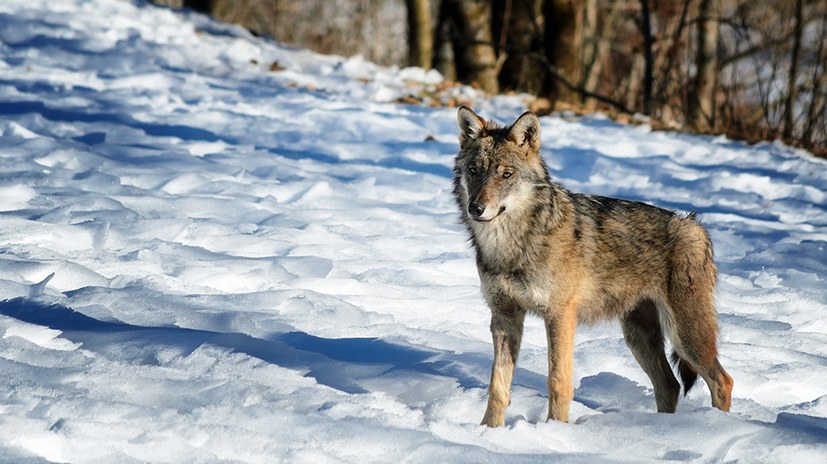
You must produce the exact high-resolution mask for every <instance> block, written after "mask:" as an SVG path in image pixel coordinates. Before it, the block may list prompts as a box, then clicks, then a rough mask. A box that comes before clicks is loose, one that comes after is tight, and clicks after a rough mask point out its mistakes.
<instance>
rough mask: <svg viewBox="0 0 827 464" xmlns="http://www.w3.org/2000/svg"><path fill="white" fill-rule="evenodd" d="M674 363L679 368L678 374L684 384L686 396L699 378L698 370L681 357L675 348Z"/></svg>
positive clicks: (673, 351) (684, 394)
mask: <svg viewBox="0 0 827 464" xmlns="http://www.w3.org/2000/svg"><path fill="white" fill-rule="evenodd" d="M672 365H673V366H675V367H677V368H678V374H679V375H680V377H681V383H682V384H683V396H686V394H687V393H689V390H692V387H693V386H695V381H696V380H698V372H697V371H696V370H695V369H693V368H692V366H690V365H689V363H688V362H686V360H685V359H683V358H681V357H680V356H679V355H678V352H677V351H675V350H672Z"/></svg>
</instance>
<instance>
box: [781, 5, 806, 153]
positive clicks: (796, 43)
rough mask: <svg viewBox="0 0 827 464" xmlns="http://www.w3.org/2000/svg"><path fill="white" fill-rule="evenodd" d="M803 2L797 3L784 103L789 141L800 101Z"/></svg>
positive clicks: (784, 134)
mask: <svg viewBox="0 0 827 464" xmlns="http://www.w3.org/2000/svg"><path fill="white" fill-rule="evenodd" d="M803 3H804V2H803V0H796V2H795V19H794V20H793V21H795V23H794V24H793V49H792V53H791V57H790V74H789V78H788V80H787V101H786V102H785V103H784V132H783V137H784V139H785V140H789V139H791V138H792V136H793V129H794V126H795V118H794V113H795V104H796V100H798V65H799V61H800V60H801V36H802V35H803V29H804V24H803V22H804V18H803V16H804V14H803V10H804V5H803Z"/></svg>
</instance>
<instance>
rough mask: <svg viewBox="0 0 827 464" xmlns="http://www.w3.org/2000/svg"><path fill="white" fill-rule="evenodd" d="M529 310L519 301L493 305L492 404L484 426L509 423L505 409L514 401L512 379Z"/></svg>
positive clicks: (488, 409) (484, 420) (489, 402)
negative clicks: (517, 304) (520, 304)
mask: <svg viewBox="0 0 827 464" xmlns="http://www.w3.org/2000/svg"><path fill="white" fill-rule="evenodd" d="M524 321H525V311H523V310H522V309H519V308H518V307H517V306H516V305H515V304H510V303H509V304H502V303H500V304H496V305H491V335H492V337H493V338H494V365H493V366H491V383H490V384H489V385H488V407H487V408H486V409H485V416H483V418H482V425H487V426H489V427H499V426H502V425H504V424H505V408H507V407H508V403H509V402H510V401H511V380H512V379H513V378H514V368H515V366H516V364H517V355H518V354H519V352H520V340H522V338H523V322H524Z"/></svg>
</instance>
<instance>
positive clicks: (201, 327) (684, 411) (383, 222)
mask: <svg viewBox="0 0 827 464" xmlns="http://www.w3.org/2000/svg"><path fill="white" fill-rule="evenodd" d="M272 63H278V65H279V67H281V68H284V69H283V70H281V71H278V72H271V71H270V70H269V68H270V65H271V64H272ZM439 79H440V78H439V76H438V75H435V74H434V73H432V72H431V73H425V72H423V71H422V70H418V69H403V70H398V69H386V68H380V67H377V66H376V65H373V64H371V63H368V62H365V61H364V60H362V59H360V58H358V57H356V58H350V59H344V58H340V57H333V56H320V55H316V54H313V53H310V52H307V51H302V50H293V49H289V48H287V47H284V46H281V45H278V44H275V43H273V42H270V41H267V40H262V39H257V38H253V37H251V36H250V35H249V34H247V33H245V32H244V31H242V30H240V29H238V28H235V27H231V26H226V25H223V24H220V23H217V22H214V21H212V20H210V19H208V18H206V17H203V16H200V15H194V14H190V13H181V12H176V11H173V10H169V9H164V8H158V7H154V6H151V5H148V4H146V3H143V2H132V1H124V0H64V1H61V2H48V1H45V0H4V1H3V2H2V3H0V166H1V167H2V170H0V334H2V336H1V337H0V392H2V393H0V460H3V461H13V462H43V461H53V462H133V461H150V462H182V461H186V462H215V461H224V460H229V461H238V462H273V461H286V462H359V463H363V462H393V461H405V462H475V463H476V462H504V461H507V462H536V461H538V460H546V459H554V460H556V461H559V462H595V461H600V462H646V461H658V460H667V461H700V462H718V461H735V460H741V461H745V462H802V461H804V462H821V461H824V460H825V459H827V444H825V443H827V382H825V379H827V335H826V334H827V289H825V275H827V249H826V248H825V247H827V174H825V172H827V163H824V162H823V161H819V160H815V159H813V158H812V157H810V156H809V155H808V154H806V153H803V152H799V151H796V150H792V149H789V148H787V147H785V146H783V145H779V144H759V145H757V146H752V147H750V146H747V145H744V144H742V143H738V142H732V141H729V140H726V139H723V138H710V137H696V136H688V135H676V134H671V133H664V132H651V131H650V130H649V129H648V128H647V127H645V126H644V127H627V126H620V125H617V124H614V123H612V122H611V121H608V120H606V119H604V118H601V117H591V118H584V119H578V120H574V121H571V120H564V119H561V118H556V117H546V118H542V124H543V143H544V148H543V155H544V156H545V157H546V159H547V161H548V163H549V166H550V168H551V170H552V175H553V176H554V177H555V178H557V179H559V180H560V181H562V182H563V183H564V184H566V185H567V186H568V187H570V188H572V189H573V190H577V191H585V192H590V193H599V194H605V195H613V196H621V197H625V198H631V199H637V200H643V201H647V202H650V203H654V204H657V205H659V206H663V207H668V208H672V209H676V210H682V211H689V210H697V211H698V212H699V213H700V216H701V218H702V220H703V222H704V223H705V224H706V226H707V227H708V228H709V230H710V233H711V235H712V238H713V241H714V243H715V246H716V254H717V260H718V264H719V268H720V286H719V291H718V295H717V297H718V302H719V308H720V314H721V323H722V324H721V325H722V328H721V344H720V351H721V361H722V363H723V364H724V366H725V367H726V368H727V370H728V371H729V372H730V374H732V376H733V377H734V379H735V389H734V392H733V394H734V398H733V408H732V409H733V410H732V412H731V413H729V414H725V413H722V412H720V411H717V410H715V409H712V408H710V406H709V403H710V401H709V394H708V392H707V390H706V388H705V386H704V385H700V386H699V387H696V389H694V390H693V391H692V392H691V393H690V394H689V396H688V397H687V398H685V399H683V400H682V402H681V403H680V406H679V410H678V413H677V414H674V415H661V414H656V413H654V409H655V408H654V397H653V394H652V389H651V385H650V383H649V381H648V379H647V378H646V376H645V375H644V373H643V372H642V370H641V369H640V368H639V367H638V366H637V364H636V363H635V361H634V359H633V358H632V356H631V354H630V353H629V351H628V350H627V349H626V348H625V347H624V345H623V341H622V337H621V334H620V330H619V327H618V326H617V324H609V323H606V324H602V325H598V326H595V327H583V328H581V329H580V330H579V332H578V335H577V339H576V344H577V346H576V349H575V350H576V355H575V356H576V358H575V386H576V391H575V402H574V403H573V404H572V421H573V423H571V424H562V423H555V422H549V423H547V422H544V420H543V418H544V417H545V408H546V392H545V369H546V365H545V364H546V349H545V336H544V334H543V329H542V326H541V324H540V323H539V321H538V320H536V319H530V320H529V321H528V323H527V328H526V335H525V338H524V342H523V351H522V352H521V359H520V362H519V364H518V372H517V375H516V378H515V385H514V389H513V399H512V404H511V406H510V408H509V410H508V414H507V418H506V425H507V426H506V427H505V428H502V429H497V430H489V429H486V428H484V427H480V426H478V425H477V424H478V422H479V420H480V419H481V417H482V412H483V410H484V405H485V396H486V395H485V388H486V383H487V377H488V373H489V369H490V362H491V341H490V335H489V331H488V309H487V308H486V306H485V303H484V301H483V300H482V298H481V296H480V292H479V282H478V279H477V276H476V269H475V266H474V261H473V259H472V257H471V253H470V250H469V249H468V246H467V243H466V241H465V237H464V235H463V231H462V230H461V228H460V227H459V225H458V224H457V221H456V212H455V206H454V204H453V199H452V197H451V194H450V189H451V185H450V184H451V166H452V164H453V156H454V153H455V151H456V148H457V143H456V123H455V111H454V110H452V109H437V108H427V107H418V106H404V105H397V104H394V103H393V100H395V99H396V98H398V97H400V96H403V95H405V94H407V93H409V92H412V91H416V90H417V89H418V88H421V87H423V86H424V87H427V86H430V85H434V84H435V83H438V81H439ZM455 91H456V92H458V93H459V94H460V95H459V96H461V97H462V98H463V99H465V100H470V101H473V102H474V105H475V108H477V109H478V110H479V111H480V112H481V113H483V114H486V115H491V116H493V117H495V118H496V119H498V120H500V121H510V120H511V119H512V118H514V117H515V116H516V115H518V114H519V113H520V112H521V111H522V109H523V106H522V104H521V102H520V100H519V99H518V98H515V97H512V98H495V99H485V98H483V97H482V96H481V95H479V94H478V93H476V92H475V91H473V90H472V89H468V88H458V89H455Z"/></svg>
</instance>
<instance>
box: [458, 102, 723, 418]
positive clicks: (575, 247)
mask: <svg viewBox="0 0 827 464" xmlns="http://www.w3.org/2000/svg"><path fill="white" fill-rule="evenodd" d="M457 122H458V125H459V141H460V148H459V152H458V153H457V156H456V164H455V167H454V180H453V182H454V195H455V196H456V202H457V205H458V206H459V209H460V214H461V222H462V223H463V225H464V226H465V228H466V229H467V231H468V234H469V237H470V242H471V245H472V247H473V250H474V252H475V254H476V262H477V269H478V271H479V276H480V284H481V289H482V293H483V295H484V297H485V300H486V302H487V303H488V306H489V307H490V309H491V334H492V337H493V341H494V362H493V366H492V368H491V382H490V384H489V387H488V406H487V408H486V410H485V415H484V417H483V419H482V423H483V424H485V425H488V426H492V427H493V426H501V425H503V424H504V421H505V409H506V407H507V406H508V404H509V401H510V395H511V393H510V390H511V381H512V378H513V375H514V369H515V365H516V361H517V355H518V353H519V350H520V341H521V338H522V333H523V322H524V319H525V316H526V313H534V314H536V315H539V316H540V317H541V318H542V319H543V321H544V322H545V327H546V335H547V339H548V340H547V341H548V403H549V407H548V418H549V419H555V420H559V421H568V416H569V404H570V403H571V401H572V399H573V397H574V390H573V387H572V359H573V350H574V333H575V329H576V326H577V324H578V323H593V322H595V321H599V320H603V319H606V318H617V319H619V320H620V324H621V327H622V329H623V337H624V340H625V342H626V344H627V345H628V346H629V348H630V349H631V351H632V354H633V355H634V357H635V359H636V360H637V361H638V363H639V364H640V366H641V367H642V368H643V370H644V371H645V372H646V374H647V375H648V377H649V379H650V380H651V382H652V385H653V387H654V393H655V402H656V405H657V410H658V411H659V412H674V411H675V409H676V407H677V403H678V398H679V396H680V390H681V385H680V383H679V382H678V380H677V379H676V377H675V374H674V372H673V370H672V366H671V365H670V362H669V360H668V359H667V356H666V349H665V340H666V339H667V337H668V339H669V340H670V341H671V343H672V346H673V347H674V351H673V353H672V359H673V362H674V363H675V365H676V367H677V371H678V373H679V375H680V377H681V380H682V382H683V386H684V392H687V391H688V390H689V389H690V388H691V387H692V385H693V384H694V382H695V380H696V379H697V377H698V375H700V376H701V377H702V378H703V379H704V380H705V381H706V384H707V386H708V387H709V391H710V393H711V396H712V405H713V406H714V407H716V408H719V409H722V410H724V411H728V410H729V408H730V403H731V392H732V385H733V382H732V377H730V375H729V374H728V373H727V372H726V371H725V370H724V368H723V367H722V366H721V363H720V362H719V361H718V350H717V337H718V314H717V311H716V309H715V302H714V296H713V293H714V289H715V283H716V278H717V277H716V268H715V263H714V261H713V256H712V244H711V242H710V239H709V235H708V234H707V232H706V230H705V229H704V228H703V227H702V226H701V225H700V224H699V223H698V222H697V221H696V218H695V215H694V214H689V215H688V216H681V215H678V214H676V213H674V212H672V211H667V210H665V209H661V208H658V207H655V206H651V205H648V204H645V203H640V202H635V201H627V200H621V199H615V198H608V197H602V196H595V195H585V194H578V193H572V192H570V191H568V190H567V189H565V188H564V187H562V186H561V185H560V184H558V183H556V182H553V181H552V180H551V179H550V177H549V173H548V169H547V167H546V164H545V162H544V161H543V159H542V158H541V156H540V153H539V150H540V120H539V119H538V118H537V116H536V115H535V114H534V113H531V112H526V113H524V114H523V115H521V116H520V117H519V118H517V120H516V121H515V122H514V123H513V124H511V125H509V126H499V125H497V124H495V123H493V122H486V121H485V120H483V119H482V118H481V117H480V116H478V115H477V114H476V113H474V111H473V110H472V109H470V108H468V107H466V106H463V107H461V108H459V111H458V113H457Z"/></svg>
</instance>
